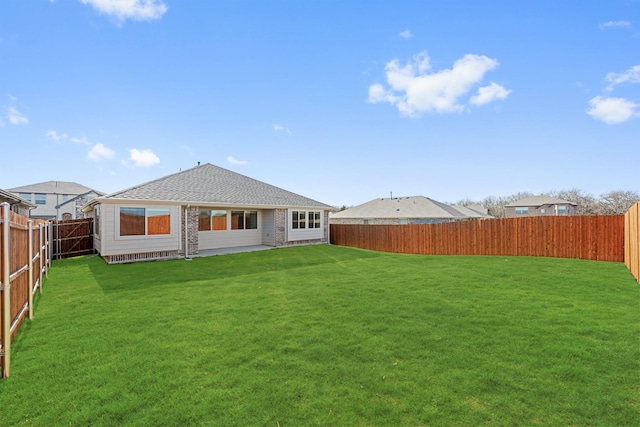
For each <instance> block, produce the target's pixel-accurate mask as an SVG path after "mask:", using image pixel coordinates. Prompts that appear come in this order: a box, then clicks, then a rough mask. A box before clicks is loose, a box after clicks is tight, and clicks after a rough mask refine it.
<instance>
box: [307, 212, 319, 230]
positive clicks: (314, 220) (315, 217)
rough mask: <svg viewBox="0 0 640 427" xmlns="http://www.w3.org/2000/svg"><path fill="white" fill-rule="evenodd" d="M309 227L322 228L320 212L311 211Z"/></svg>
mask: <svg viewBox="0 0 640 427" xmlns="http://www.w3.org/2000/svg"><path fill="white" fill-rule="evenodd" d="M309 228H320V212H319V211H315V212H309Z"/></svg>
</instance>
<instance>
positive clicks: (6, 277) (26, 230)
mask: <svg viewBox="0 0 640 427" xmlns="http://www.w3.org/2000/svg"><path fill="white" fill-rule="evenodd" d="M0 225H1V227H0V260H1V262H0V367H1V369H2V375H1V376H2V377H3V378H4V377H8V376H9V374H10V368H11V341H12V340H13V338H14V337H15V335H16V333H17V332H18V329H19V328H20V325H21V323H22V321H23V320H24V318H25V317H26V316H27V315H28V316H29V318H30V319H33V295H34V294H35V292H36V291H38V290H39V291H40V292H42V280H43V275H46V274H47V273H48V269H49V267H50V266H51V251H50V245H49V243H50V241H51V223H50V222H47V221H42V220H37V219H31V218H27V217H24V216H21V215H18V214H16V213H15V212H11V211H10V208H9V204H8V203H2V204H0Z"/></svg>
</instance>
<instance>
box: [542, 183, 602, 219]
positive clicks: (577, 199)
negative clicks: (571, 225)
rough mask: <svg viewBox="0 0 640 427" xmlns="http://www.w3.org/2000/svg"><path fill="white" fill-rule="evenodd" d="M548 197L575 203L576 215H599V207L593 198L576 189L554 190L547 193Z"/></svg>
mask: <svg viewBox="0 0 640 427" xmlns="http://www.w3.org/2000/svg"><path fill="white" fill-rule="evenodd" d="M549 196H551V197H555V198H557V199H562V200H567V201H569V202H573V203H575V204H576V205H578V211H577V213H578V215H597V214H598V213H599V206H598V202H597V200H596V199H595V197H593V196H592V195H591V194H587V193H585V192H584V191H582V190H580V189H578V188H572V189H570V190H560V191H557V190H554V191H551V192H549Z"/></svg>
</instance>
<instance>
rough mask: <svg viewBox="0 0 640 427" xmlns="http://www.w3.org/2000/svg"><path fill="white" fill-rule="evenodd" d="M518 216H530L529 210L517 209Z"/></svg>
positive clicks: (524, 208)
mask: <svg viewBox="0 0 640 427" xmlns="http://www.w3.org/2000/svg"><path fill="white" fill-rule="evenodd" d="M516 215H529V208H528V207H523V208H516Z"/></svg>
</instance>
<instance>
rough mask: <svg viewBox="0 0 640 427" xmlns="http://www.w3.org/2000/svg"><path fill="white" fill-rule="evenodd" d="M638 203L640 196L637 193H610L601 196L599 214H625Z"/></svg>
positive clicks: (619, 191)
mask: <svg viewBox="0 0 640 427" xmlns="http://www.w3.org/2000/svg"><path fill="white" fill-rule="evenodd" d="M638 201H640V196H639V195H638V193H636V192H635V191H621V190H617V191H610V192H608V193H604V194H601V195H600V200H599V202H598V206H599V208H600V209H599V210H600V212H599V213H600V214H601V215H615V214H623V213H625V212H627V211H628V210H629V208H630V207H631V206H633V205H634V204H635V203H636V202H638Z"/></svg>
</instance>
